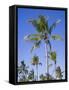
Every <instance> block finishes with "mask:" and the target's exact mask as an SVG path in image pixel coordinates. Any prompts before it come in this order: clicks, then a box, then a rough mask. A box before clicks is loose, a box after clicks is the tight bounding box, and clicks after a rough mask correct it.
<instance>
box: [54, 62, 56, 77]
mask: <svg viewBox="0 0 69 90" xmlns="http://www.w3.org/2000/svg"><path fill="white" fill-rule="evenodd" d="M54 64H55V79H56V62H55V63H54Z"/></svg>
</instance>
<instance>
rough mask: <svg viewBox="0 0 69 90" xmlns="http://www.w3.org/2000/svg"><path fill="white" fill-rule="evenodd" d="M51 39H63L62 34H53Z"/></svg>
mask: <svg viewBox="0 0 69 90" xmlns="http://www.w3.org/2000/svg"><path fill="white" fill-rule="evenodd" d="M51 39H53V40H63V39H62V38H61V36H60V35H52V36H51Z"/></svg>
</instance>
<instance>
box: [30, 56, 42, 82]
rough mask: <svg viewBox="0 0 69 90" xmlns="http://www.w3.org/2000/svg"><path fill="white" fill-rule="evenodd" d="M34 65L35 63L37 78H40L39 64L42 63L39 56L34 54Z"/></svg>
mask: <svg viewBox="0 0 69 90" xmlns="http://www.w3.org/2000/svg"><path fill="white" fill-rule="evenodd" d="M31 63H32V65H35V66H36V73H37V80H38V65H42V64H41V63H40V62H39V57H38V56H36V55H34V56H33V58H32V62H31Z"/></svg>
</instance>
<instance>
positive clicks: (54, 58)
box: [50, 51, 56, 62]
mask: <svg viewBox="0 0 69 90" xmlns="http://www.w3.org/2000/svg"><path fill="white" fill-rule="evenodd" d="M50 59H51V60H53V61H54V62H56V52H55V51H54V52H50Z"/></svg>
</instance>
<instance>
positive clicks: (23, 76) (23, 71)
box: [18, 60, 28, 81]
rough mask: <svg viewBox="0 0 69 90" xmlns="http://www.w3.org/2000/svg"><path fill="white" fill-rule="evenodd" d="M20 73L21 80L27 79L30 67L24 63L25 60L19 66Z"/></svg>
mask: <svg viewBox="0 0 69 90" xmlns="http://www.w3.org/2000/svg"><path fill="white" fill-rule="evenodd" d="M18 75H19V78H20V81H27V75H28V67H27V66H26V64H25V63H24V60H23V61H21V65H20V66H19V67H18Z"/></svg>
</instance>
